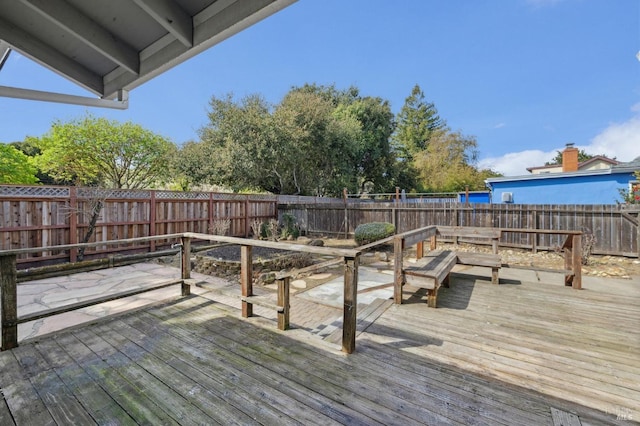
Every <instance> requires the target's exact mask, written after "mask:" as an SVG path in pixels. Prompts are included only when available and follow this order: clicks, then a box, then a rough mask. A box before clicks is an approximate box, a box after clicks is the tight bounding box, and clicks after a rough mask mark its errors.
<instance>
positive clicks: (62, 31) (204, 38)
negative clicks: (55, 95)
mask: <svg viewBox="0 0 640 426" xmlns="http://www.w3.org/2000/svg"><path fill="white" fill-rule="evenodd" d="M295 1H296V0H242V1H239V0H109V1H104V0H0V70H1V68H2V64H3V59H6V56H7V54H8V52H9V49H13V50H16V51H18V52H20V53H21V54H23V55H25V56H27V57H29V58H31V59H33V60H35V61H36V62H38V63H40V64H42V65H44V66H45V67H47V68H49V69H51V70H53V71H54V72H56V73H58V74H61V75H62V76H64V77H66V78H68V79H69V80H72V81H73V82H75V83H76V84H78V85H80V86H81V87H83V88H85V89H86V90H88V91H89V92H91V93H93V94H95V95H97V96H99V97H100V98H104V99H114V98H119V97H121V96H122V93H123V91H125V92H126V91H129V90H131V89H134V88H135V87H137V86H139V85H141V84H143V83H144V82H146V81H148V80H150V79H151V78H153V77H155V76H157V75H159V74H161V73H163V72H164V71H166V70H168V69H170V68H172V67H174V66H176V65H178V64H180V63H182V62H184V61H185V60H187V59H189V58H191V57H193V56H195V55H197V54H198V53H200V52H202V51H204V50H205V49H208V48H209V47H211V46H213V45H215V44H217V43H219V42H221V41H223V40H225V39H226V38H228V37H230V36H232V35H234V34H236V33H238V32H240V31H242V30H244V29H245V28H247V27H249V26H251V25H253V24H255V23H256V22H258V21H260V20H262V19H264V18H265V17H267V16H269V15H271V14H273V13H275V12H277V11H279V10H281V9H283V8H285V7H287V6H289V5H290V4H292V3H294V2H295ZM12 89H13V90H12ZM20 90H22V89H17V88H7V87H4V86H0V96H9V97H21V96H12V95H17V94H18V93H23V94H28V93H29V92H28V90H27V91H24V92H20ZM41 93H46V92H41ZM25 97H26V98H28V99H29V97H27V96H25ZM45 100H48V99H45Z"/></svg>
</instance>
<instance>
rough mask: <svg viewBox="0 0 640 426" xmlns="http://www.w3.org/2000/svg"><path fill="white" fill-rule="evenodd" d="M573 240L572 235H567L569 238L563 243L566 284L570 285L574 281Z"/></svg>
mask: <svg viewBox="0 0 640 426" xmlns="http://www.w3.org/2000/svg"><path fill="white" fill-rule="evenodd" d="M574 242H575V241H574V240H573V238H572V236H571V235H567V239H566V240H565V243H564V245H563V247H562V248H563V249H564V270H565V273H564V285H565V286H570V285H572V283H573V277H574V275H573V272H574V270H573V243H574Z"/></svg>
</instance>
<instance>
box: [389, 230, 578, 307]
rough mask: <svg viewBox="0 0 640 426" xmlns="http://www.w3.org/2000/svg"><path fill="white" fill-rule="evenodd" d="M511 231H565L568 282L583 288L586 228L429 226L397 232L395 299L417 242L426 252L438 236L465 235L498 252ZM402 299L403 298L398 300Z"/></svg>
mask: <svg viewBox="0 0 640 426" xmlns="http://www.w3.org/2000/svg"><path fill="white" fill-rule="evenodd" d="M507 232H514V233H523V234H536V235H543V234H548V235H558V236H562V235H565V236H566V238H565V240H564V243H563V245H562V247H561V250H562V251H563V253H564V269H562V270H561V271H562V272H564V284H565V286H571V287H573V288H574V289H581V288H582V232H581V231H570V230H556V229H526V228H518V229H515V228H490V227H485V228H483V227H468V226H455V227H454V226H435V225H432V226H426V227H424V228H419V229H414V230H412V231H407V232H403V233H401V234H397V235H396V236H395V237H394V251H395V265H394V283H395V286H394V289H395V290H394V299H395V300H396V301H399V300H402V280H403V277H402V258H403V251H404V250H405V249H406V248H408V247H411V246H414V245H415V246H416V257H417V258H418V259H419V258H421V257H422V255H423V250H424V242H425V241H429V242H430V247H431V249H432V250H433V249H435V248H436V247H435V246H436V239H437V236H448V237H453V241H454V242H456V241H457V238H464V239H472V240H477V239H484V240H488V241H490V244H491V246H492V251H493V253H494V254H497V253H498V247H499V241H500V237H501V236H502V234H504V233H507ZM397 303H399V302H397Z"/></svg>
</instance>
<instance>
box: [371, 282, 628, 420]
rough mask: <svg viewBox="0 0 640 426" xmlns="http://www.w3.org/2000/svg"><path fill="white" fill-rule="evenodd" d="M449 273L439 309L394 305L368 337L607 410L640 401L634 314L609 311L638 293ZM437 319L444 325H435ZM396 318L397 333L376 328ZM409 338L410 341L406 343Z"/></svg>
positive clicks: (624, 305)
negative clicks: (606, 296) (607, 294)
mask: <svg viewBox="0 0 640 426" xmlns="http://www.w3.org/2000/svg"><path fill="white" fill-rule="evenodd" d="M452 280H453V281H454V285H453V286H452V288H450V289H444V291H443V297H442V304H441V307H442V309H441V311H440V312H435V313H434V312H427V311H425V310H424V309H420V306H419V305H415V304H414V305H411V304H409V305H406V306H402V307H394V309H390V310H389V311H387V313H386V315H384V316H383V317H382V318H381V319H379V320H378V321H377V322H376V323H375V324H373V325H372V326H371V327H370V328H369V330H368V331H367V334H366V335H367V337H368V338H371V339H372V340H373V341H375V342H376V343H379V344H388V345H392V346H394V347H395V343H394V342H396V341H399V342H402V345H403V346H402V347H405V345H406V346H407V349H405V350H407V351H411V352H413V353H415V354H416V355H417V356H418V357H421V358H424V359H432V360H434V361H437V362H443V363H448V364H450V365H452V366H457V367H459V368H464V369H467V370H469V371H474V372H476V373H478V374H484V375H487V376H491V377H495V378H497V379H499V380H503V381H506V382H509V383H514V384H517V385H520V386H523V387H527V388H530V389H534V390H538V391H540V392H544V393H546V394H549V395H553V396H556V397H558V398H564V399H569V400H572V401H575V402H578V403H581V404H584V405H587V406H590V407H594V408H597V409H599V410H602V411H606V412H609V413H613V412H615V411H616V410H618V409H620V408H624V409H628V410H634V409H632V408H631V407H637V406H640V385H639V382H638V378H640V362H639V361H640V358H639V357H638V353H640V351H639V349H638V348H639V346H638V345H639V344H640V332H639V331H638V328H637V324H638V320H637V317H636V319H634V320H629V321H628V322H627V321H625V316H624V314H623V315H622V317H623V318H622V319H620V318H619V317H617V316H616V315H615V313H614V312H615V311H616V310H617V309H619V311H621V312H623V313H624V312H628V311H633V310H635V309H636V307H637V301H638V298H637V297H629V296H627V297H621V295H613V297H612V298H611V299H612V300H611V301H606V300H602V298H601V297H594V296H595V295H597V294H598V293H595V292H592V291H590V290H583V291H578V292H576V291H570V292H568V293H569V294H567V292H562V291H560V290H566V289H562V288H560V287H559V286H554V285H549V284H534V283H520V284H518V285H505V286H501V287H500V288H499V289H498V288H492V287H490V286H487V285H486V284H484V283H482V282H481V281H477V282H475V281H474V280H471V279H468V278H467V279H463V278H461V276H457V275H456V274H454V275H453V276H452ZM593 299H596V300H597V301H596V302H595V303H594V302H593ZM397 308H401V309H397ZM434 321H439V322H440V323H442V324H446V326H443V327H433V326H432V324H433V323H434ZM398 323H401V324H405V327H404V329H403V330H400V331H399V332H398V333H396V335H394V336H380V335H379V334H377V333H376V328H377V327H392V326H394V325H395V324H398ZM413 336H420V338H414V337H413ZM412 338H413V339H415V344H414V345H411V344H409V343H407V340H408V339H412ZM432 342H441V343H432Z"/></svg>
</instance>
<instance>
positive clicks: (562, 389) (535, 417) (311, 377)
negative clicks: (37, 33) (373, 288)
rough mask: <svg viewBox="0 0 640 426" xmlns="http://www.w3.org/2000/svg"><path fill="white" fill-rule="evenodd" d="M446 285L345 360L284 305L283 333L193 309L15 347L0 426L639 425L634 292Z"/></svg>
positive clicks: (115, 321)
mask: <svg viewBox="0 0 640 426" xmlns="http://www.w3.org/2000/svg"><path fill="white" fill-rule="evenodd" d="M451 279H452V280H453V281H454V283H453V285H452V286H451V288H449V289H446V288H443V289H441V294H440V296H439V300H438V301H439V304H438V309H429V308H427V306H426V304H425V303H424V300H422V301H420V302H419V303H412V302H413V301H417V298H418V297H419V296H420V294H417V295H416V294H414V295H411V294H409V293H405V297H406V298H405V302H406V303H405V304H403V305H393V306H391V307H390V308H388V309H387V310H386V311H385V312H384V314H382V315H381V316H380V317H378V318H377V319H376V320H375V322H373V323H371V324H369V326H368V327H367V328H366V330H364V332H363V333H362V334H360V335H359V336H358V339H357V349H356V352H355V353H354V354H351V355H345V354H342V353H341V352H339V351H338V350H337V348H336V346H335V345H331V344H329V343H328V342H326V341H324V340H322V339H320V338H319V337H318V336H317V335H314V334H313V333H311V332H310V331H309V330H311V329H312V328H313V324H312V322H311V321H309V319H308V318H309V317H307V318H306V320H307V323H306V324H305V325H304V326H303V327H300V326H299V325H298V324H299V322H300V321H302V320H304V318H303V316H302V315H303V313H302V311H304V309H303V310H300V309H298V310H296V304H297V303H302V302H301V301H299V299H296V298H295V297H293V298H292V305H293V307H292V308H293V309H292V310H293V312H294V314H292V325H293V326H294V327H296V326H297V325H298V327H299V328H297V329H293V330H289V331H286V332H280V331H277V330H276V329H275V325H274V322H273V320H271V319H266V318H250V319H241V318H240V317H239V312H240V311H239V309H238V307H239V304H238V307H236V306H229V305H227V304H221V303H219V301H213V300H210V299H209V298H207V295H202V296H197V295H194V296H190V297H187V298H181V299H178V300H175V301H171V302H167V303H163V304H159V305H155V306H153V307H149V308H145V309H143V310H139V311H136V312H132V313H129V314H126V315H122V316H119V317H115V318H110V319H104V320H102V321H99V322H97V323H95V324H93V325H88V326H83V327H80V328H77V329H74V330H68V331H63V332H60V333H57V334H55V335H53V336H49V337H43V338H41V339H39V340H37V341H30V342H24V343H22V344H21V345H20V346H19V347H18V348H16V349H13V350H9V351H5V352H2V353H0V390H1V391H2V395H3V397H4V398H3V400H2V401H0V425H12V424H19V425H29V426H32V425H41V424H94V423H98V424H141V423H144V424H154V425H155V424H224V425H230V424H242V425H246V424H278V425H280V424H305V425H308V424H355V425H357V424H361V425H374V424H398V425H411V424H433V425H439V424H465V425H468V424H486V425H497V424H504V425H545V424H554V419H555V420H556V424H557V423H558V422H559V421H561V420H558V419H561V418H562V419H564V420H563V421H564V422H565V424H580V423H575V422H581V424H582V425H597V424H629V423H630V422H631V421H638V420H640V418H639V416H640V409H639V407H640V359H639V355H638V354H640V338H639V333H640V331H639V327H638V318H640V303H638V302H639V301H640V297H639V296H638V294H637V292H636V293H635V294H631V292H626V291H624V289H623V290H619V291H606V292H605V291H599V290H597V289H596V290H592V289H589V288H587V289H586V290H581V291H577V290H573V289H570V288H565V287H563V286H561V285H550V284H542V283H523V282H516V281H514V282H510V281H509V280H506V284H505V280H503V281H502V282H503V283H502V284H501V285H500V286H495V285H491V284H490V282H489V281H488V278H486V279H475V278H474V277H472V276H469V275H463V274H459V273H453V274H452V278H451ZM409 290H410V288H407V287H405V291H409ZM212 297H214V296H212ZM307 303H308V302H307ZM261 312H262V311H260V312H257V313H261ZM295 312H298V313H299V314H295ZM296 315H300V316H298V317H296ZM323 315H324V316H323ZM274 316H275V315H274ZM329 316H335V311H331V312H330V313H329ZM329 316H327V313H326V312H324V314H320V313H317V318H320V319H319V321H325V320H326V318H328V317H329ZM568 421H572V422H573V423H567V422H568Z"/></svg>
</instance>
